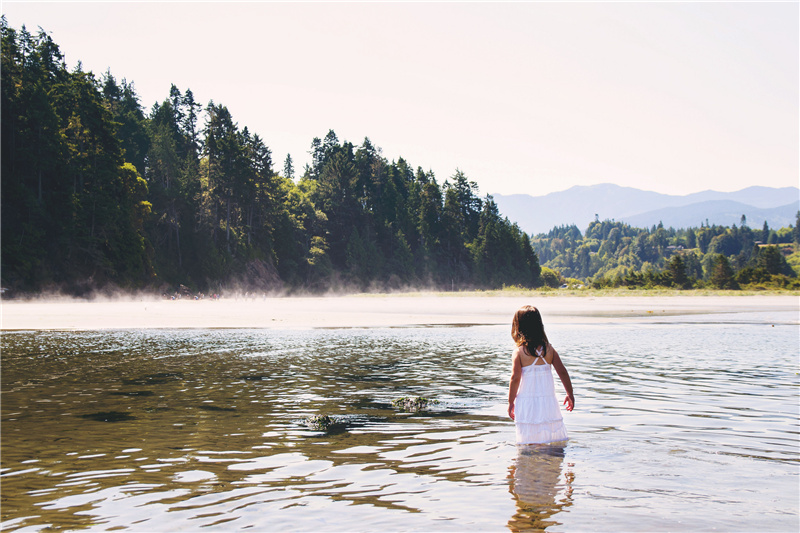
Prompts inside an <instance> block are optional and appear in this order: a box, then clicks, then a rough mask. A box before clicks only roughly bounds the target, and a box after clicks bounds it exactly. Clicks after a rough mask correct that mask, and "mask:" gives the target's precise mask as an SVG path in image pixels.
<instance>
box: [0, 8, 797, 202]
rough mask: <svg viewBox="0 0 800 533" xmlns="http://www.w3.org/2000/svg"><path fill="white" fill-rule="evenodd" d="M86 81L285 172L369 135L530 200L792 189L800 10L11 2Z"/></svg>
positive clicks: (431, 165)
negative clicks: (239, 133) (135, 98)
mask: <svg viewBox="0 0 800 533" xmlns="http://www.w3.org/2000/svg"><path fill="white" fill-rule="evenodd" d="M2 10H3V13H4V14H5V15H6V17H7V20H8V23H9V25H10V26H12V27H14V28H19V27H21V26H22V25H23V24H25V25H26V26H27V27H28V29H29V30H36V28H37V27H38V26H41V27H42V28H43V29H44V30H45V31H47V32H49V33H50V34H51V35H52V37H53V39H54V40H55V42H56V43H57V44H58V45H59V46H60V47H61V51H62V53H64V55H65V58H66V62H67V65H68V66H69V68H70V69H72V68H73V67H74V66H75V65H76V63H77V62H78V61H79V60H80V61H82V62H83V66H84V68H85V69H87V70H91V71H93V72H94V73H95V74H96V75H101V74H102V73H104V72H105V71H106V70H107V69H108V68H110V69H111V72H112V74H114V76H115V77H116V78H117V79H121V78H126V79H128V80H129V81H133V82H134V84H135V87H136V90H137V92H138V94H139V96H140V97H141V102H142V104H143V105H144V106H145V108H146V109H148V110H149V108H150V107H151V106H152V104H153V103H155V102H156V101H162V100H164V99H165V98H166V97H167V95H168V94H169V88H170V84H172V83H174V84H175V85H176V86H177V87H178V88H179V89H181V91H184V90H185V89H187V88H190V89H192V92H193V93H194V95H195V98H196V99H197V100H198V101H199V102H201V103H203V104H206V103H208V101H209V100H212V99H213V100H214V102H215V103H218V104H224V105H226V106H227V107H228V108H229V109H230V111H231V113H232V114H233V117H234V120H235V121H236V122H238V124H239V126H240V127H244V126H247V127H248V128H249V129H250V130H251V132H254V133H258V134H259V135H260V136H261V137H262V138H263V139H264V140H265V142H266V144H267V145H268V146H269V147H270V148H271V149H272V152H273V160H274V161H275V165H276V167H277V168H278V169H282V168H283V161H284V159H285V157H286V154H287V153H290V154H291V155H292V158H293V159H294V161H295V168H296V169H298V170H301V169H302V168H303V166H304V164H305V163H307V162H308V161H309V156H308V150H309V147H310V145H311V140H312V139H313V138H314V137H320V138H322V137H324V136H325V134H326V133H327V132H328V130H329V129H333V130H334V131H335V132H336V133H337V135H338V137H339V139H340V140H348V141H350V142H352V143H354V144H356V145H358V144H361V142H362V141H363V139H364V137H369V138H370V140H371V141H372V142H373V144H375V145H377V146H379V147H381V148H382V149H383V154H384V156H385V157H387V158H388V159H389V160H392V159H396V158H398V157H404V158H405V159H406V160H407V161H408V162H409V163H410V164H412V165H413V166H414V167H417V166H421V167H423V168H424V169H426V170H428V169H430V170H433V171H434V172H435V173H436V176H437V179H438V180H439V181H440V182H442V181H444V179H445V178H448V177H450V176H451V175H452V174H453V173H454V172H455V170H456V168H460V169H461V170H463V171H464V172H465V173H466V174H467V176H468V177H469V178H470V179H471V180H474V181H476V182H478V184H479V185H480V189H481V193H482V194H485V193H502V194H512V193H527V194H533V195H541V194H546V193H548V192H553V191H559V190H564V189H567V188H569V187H571V186H573V185H592V184H596V183H604V182H611V183H617V184H619V185H625V186H633V187H638V188H642V189H647V190H653V191H658V192H662V193H669V194H687V193H691V192H697V191H701V190H705V189H715V190H720V191H734V190H739V189H742V188H744V187H748V186H750V185H768V186H774V187H783V186H797V185H798V172H799V170H798V160H799V159H800V148H798V146H800V138H799V135H798V131H799V130H800V124H799V121H798V116H800V112H799V111H798V100H799V99H800V91H798V86H799V85H800V81H799V74H798V67H799V65H800V58H799V57H798V51H799V50H800V42H799V40H798V26H800V22H799V20H800V12H799V11H798V3H797V2H791V3H346V4H345V3H241V4H228V3H213V2H211V3H198V2H186V3H171V4H166V3H163V2H152V3H112V2H84V3H75V2H58V3H35V2H9V1H7V0H6V1H4V2H3V4H2Z"/></svg>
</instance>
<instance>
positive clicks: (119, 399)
mask: <svg viewBox="0 0 800 533" xmlns="http://www.w3.org/2000/svg"><path fill="white" fill-rule="evenodd" d="M797 318H798V317H797V313H773V314H763V313H762V314H757V313H753V314H752V315H748V316H744V315H736V316H735V317H733V318H732V317H730V316H724V315H720V316H700V317H697V316H695V317H693V318H691V319H687V320H684V319H683V318H681V317H673V318H672V319H670V320H671V321H670V320H664V319H661V320H653V321H648V320H647V319H638V320H624V321H619V322H616V323H613V324H608V325H602V326H600V325H591V324H569V325H567V324H553V325H551V326H549V327H548V333H549V335H550V340H551V342H553V344H554V345H555V346H556V347H557V348H558V349H559V351H560V352H561V354H562V357H563V359H564V361H565V363H566V365H567V368H568V369H569V370H570V373H571V375H572V379H573V383H574V385H575V390H576V396H577V405H576V410H575V411H574V412H573V413H566V412H564V416H565V420H566V423H567V427H568V429H569V431H570V435H571V439H570V441H569V443H568V444H567V445H566V446H562V447H556V446H553V447H527V448H520V449H518V448H517V447H516V446H515V445H514V443H513V439H514V430H513V425H512V422H511V421H510V420H508V419H507V418H506V415H505V410H506V406H505V401H506V394H507V388H506V387H507V379H508V375H507V374H508V369H509V354H510V351H511V348H512V346H511V341H510V338H509V334H508V329H509V328H508V326H502V327H499V326H481V327H460V328H459V327H447V328H444V327H442V328H397V329H390V328H382V329H338V330H312V331H267V330H168V331H163V330H147V331H111V332H107V331H103V332H11V333H8V332H6V333H4V334H3V337H2V348H3V350H2V474H0V482H2V486H1V490H2V530H3V531H36V530H42V529H45V528H47V527H53V528H55V529H62V530H63V529H92V530H113V529H125V530H139V531H154V530H157V531H176V530H181V531H187V530H188V531H196V530H204V531H205V530H236V529H248V528H252V529H253V530H259V531H263V530H271V531H278V530H280V531H284V530H286V531H292V530H300V531H310V530H314V531H344V530H347V531H352V530H359V531H378V530H391V531H394V530H425V531H431V530H435V531H439V530H441V531H448V530H450V531H453V530H455V531H464V530H486V531H499V530H503V529H506V528H508V529H511V530H548V531H578V530H581V531H584V530H596V531H620V530H623V531H627V530H638V531H641V530H645V531H674V530H700V531H715V530H719V531H753V530H759V531H797V529H798V525H800V524H799V519H798V499H799V497H800V495H799V494H798V486H799V476H798V473H800V459H799V457H798V447H799V446H800V433H799V432H798V414H799V413H798V405H799V404H798V401H799V399H798V398H799V397H798V391H799V390H800V388H799V387H798V385H800V376H798V370H799V369H798V357H799V353H798V352H799V351H800V348H798V346H799V344H798V343H799V342H800V337H799V336H798V332H799V331H800V329H799V328H798V323H797ZM545 319H546V316H545ZM556 386H557V389H558V390H559V391H560V390H561V387H560V384H559V383H558V382H557V384H556ZM409 395H413V396H425V397H431V398H436V399H438V400H440V403H438V404H436V405H434V406H433V407H431V408H430V409H429V410H427V411H424V412H419V413H404V412H401V411H398V410H397V409H394V408H393V407H392V405H391V401H392V400H393V399H395V398H398V397H401V396H409ZM559 395H561V393H560V392H559ZM313 414H328V415H336V416H337V417H338V418H337V420H338V423H337V424H336V425H334V426H333V427H331V428H330V429H329V430H328V431H325V432H323V431H315V430H313V429H311V428H309V427H307V426H306V425H304V423H303V421H304V419H305V417H307V416H309V415H313Z"/></svg>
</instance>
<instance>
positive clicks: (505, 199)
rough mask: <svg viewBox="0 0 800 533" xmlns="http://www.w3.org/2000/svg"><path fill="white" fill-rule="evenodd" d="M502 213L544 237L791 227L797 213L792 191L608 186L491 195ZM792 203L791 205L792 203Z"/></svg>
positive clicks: (796, 192)
mask: <svg viewBox="0 0 800 533" xmlns="http://www.w3.org/2000/svg"><path fill="white" fill-rule="evenodd" d="M493 196H494V200H495V202H496V203H497V206H498V208H499V210H500V212H501V213H503V214H504V215H505V216H507V217H508V218H509V220H511V221H512V222H516V223H517V224H519V226H520V228H522V230H523V231H526V232H528V233H532V234H538V233H545V232H547V231H549V230H550V229H552V228H553V227H555V226H562V225H570V224H575V225H577V226H578V227H579V228H585V227H586V226H587V225H588V223H589V222H591V221H593V220H595V218H598V219H600V220H620V221H625V222H628V223H629V224H631V225H634V226H640V227H642V226H644V227H649V226H652V225H657V224H658V223H659V222H662V223H663V224H664V225H665V226H667V227H675V228H683V227H689V226H699V225H700V223H701V222H703V223H705V222H706V219H707V220H708V222H709V223H710V224H719V225H728V226H729V225H732V224H739V223H740V220H741V217H742V215H745V216H746V217H747V223H748V225H750V226H751V227H761V226H762V225H763V224H764V221H765V220H766V221H767V223H768V224H769V226H770V227H782V226H788V225H789V224H792V222H793V221H794V216H795V214H796V212H797V209H798V208H799V207H800V189H798V188H797V187H784V188H773V187H760V186H754V187H748V188H746V189H742V190H740V191H735V192H719V191H702V192H698V193H693V194H689V195H685V196H676V195H668V194H661V193H657V192H652V191H643V190H640V189H636V188H633V187H621V186H619V185H613V184H610V183H603V184H599V185H591V186H575V187H572V188H570V189H567V190H565V191H559V192H554V193H550V194H546V195H543V196H531V195H528V194H512V195H503V194H494V195H493ZM792 200H794V201H792Z"/></svg>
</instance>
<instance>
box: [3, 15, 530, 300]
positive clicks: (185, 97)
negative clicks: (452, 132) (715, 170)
mask: <svg viewBox="0 0 800 533" xmlns="http://www.w3.org/2000/svg"><path fill="white" fill-rule="evenodd" d="M2 71H3V85H2V155H3V157H2V192H3V195H2V283H3V286H4V287H10V288H12V289H13V290H15V291H18V292H36V291H44V290H48V291H49V290H58V291H62V292H66V293H70V294H82V293H85V292H88V291H93V290H102V289H103V288H105V287H114V288H119V289H123V290H158V291H161V292H164V291H167V290H170V291H171V290H174V288H175V287H179V286H181V285H183V286H184V287H187V288H189V289H191V290H192V291H207V292H220V291H225V290H240V291H265V292H266V291H270V292H274V291H293V290H308V291H325V290H331V289H339V290H366V289H380V290H387V289H398V288H402V287H409V286H413V287H425V288H440V289H453V288H456V287H458V288H491V287H500V286H502V285H504V284H517V285H521V286H525V287H534V286H536V285H538V284H540V277H539V271H540V269H539V264H538V260H537V258H536V255H535V253H534V252H533V248H532V247H531V243H530V238H529V236H527V235H526V234H525V233H524V232H522V231H521V230H520V229H519V227H517V226H516V225H514V224H512V223H511V222H509V221H508V220H507V219H505V218H504V217H502V216H501V215H500V213H499V212H498V210H497V206H496V204H495V203H494V202H493V200H492V198H491V197H489V196H487V197H485V198H481V197H479V195H478V188H477V185H476V184H475V183H474V182H471V181H469V180H468V178H467V177H466V176H465V175H464V174H463V173H462V172H460V171H458V170H456V171H455V173H454V174H453V176H451V177H450V178H448V179H445V180H444V181H443V182H440V181H439V180H437V178H436V176H434V175H433V173H432V172H426V171H424V170H423V169H422V168H421V167H417V168H414V167H413V166H412V165H411V164H410V163H409V162H407V161H405V160H403V159H402V158H401V159H398V160H397V161H391V162H389V161H387V160H386V158H384V157H382V155H381V150H380V149H379V148H378V147H376V146H375V145H373V144H372V142H371V141H370V140H369V139H364V140H363V142H362V143H361V144H360V145H358V146H356V145H354V144H353V143H351V142H348V141H340V140H339V139H338V137H337V136H336V134H335V133H334V131H329V132H328V133H327V134H326V135H324V137H323V138H321V139H320V138H314V139H313V140H312V142H311V143H310V144H311V145H310V154H311V156H312V162H311V164H310V165H308V166H307V167H306V168H304V169H302V171H297V170H296V169H295V168H294V164H293V161H292V159H291V156H289V155H287V156H286V158H285V160H284V161H283V164H282V168H278V165H279V164H276V162H275V161H273V154H272V153H271V151H270V149H269V147H268V146H267V144H266V143H265V141H264V140H263V139H262V138H261V137H259V136H258V134H255V133H253V132H251V131H250V130H249V129H248V128H247V127H246V126H245V127H240V126H239V125H238V123H237V122H236V121H235V120H234V117H232V116H231V114H230V112H229V111H228V109H227V108H226V107H225V106H224V105H222V104H218V103H215V102H213V101H211V102H209V103H208V104H207V105H205V106H202V105H201V104H199V103H198V102H196V101H195V99H194V97H193V94H192V92H191V90H189V89H186V90H179V89H178V88H177V87H175V86H172V87H171V89H170V91H169V94H168V95H167V96H166V98H165V99H164V100H163V101H162V102H161V103H159V104H157V105H154V106H153V107H152V109H150V110H149V111H147V112H145V110H144V109H143V108H142V106H141V104H140V102H139V99H138V96H137V94H136V92H135V89H134V84H133V83H132V82H127V81H126V80H124V79H123V80H121V81H117V80H116V79H115V78H114V76H113V75H112V74H111V73H110V72H107V73H106V74H105V75H104V76H102V77H101V78H97V77H95V76H94V75H93V74H92V73H91V72H85V71H84V70H83V69H82V67H81V65H80V64H78V66H77V67H76V68H75V69H74V70H72V71H68V70H67V68H66V65H65V63H64V60H63V56H62V54H61V52H60V50H59V48H58V46H57V45H56V44H55V43H54V42H53V41H52V39H51V38H50V36H49V35H47V34H46V33H45V32H44V31H39V32H38V33H37V34H35V35H34V34H31V33H29V32H28V31H27V30H26V29H25V28H24V27H23V28H22V29H21V30H20V31H16V30H14V29H12V28H10V27H9V26H8V24H7V21H6V20H5V18H4V19H3V20H2ZM201 118H202V120H201Z"/></svg>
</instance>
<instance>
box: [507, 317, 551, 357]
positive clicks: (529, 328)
mask: <svg viewBox="0 0 800 533" xmlns="http://www.w3.org/2000/svg"><path fill="white" fill-rule="evenodd" d="M511 338H512V339H514V342H515V343H517V346H524V347H525V348H526V349H527V350H528V352H532V351H534V350H535V349H536V348H538V347H539V346H541V347H542V349H544V350H547V344H548V340H547V335H546V334H545V332H544V324H543V323H542V315H541V314H540V313H539V310H538V309H536V308H535V307H534V306H532V305H524V306H522V307H520V308H519V309H518V310H517V312H516V313H514V320H512V321H511ZM531 355H532V354H531Z"/></svg>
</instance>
